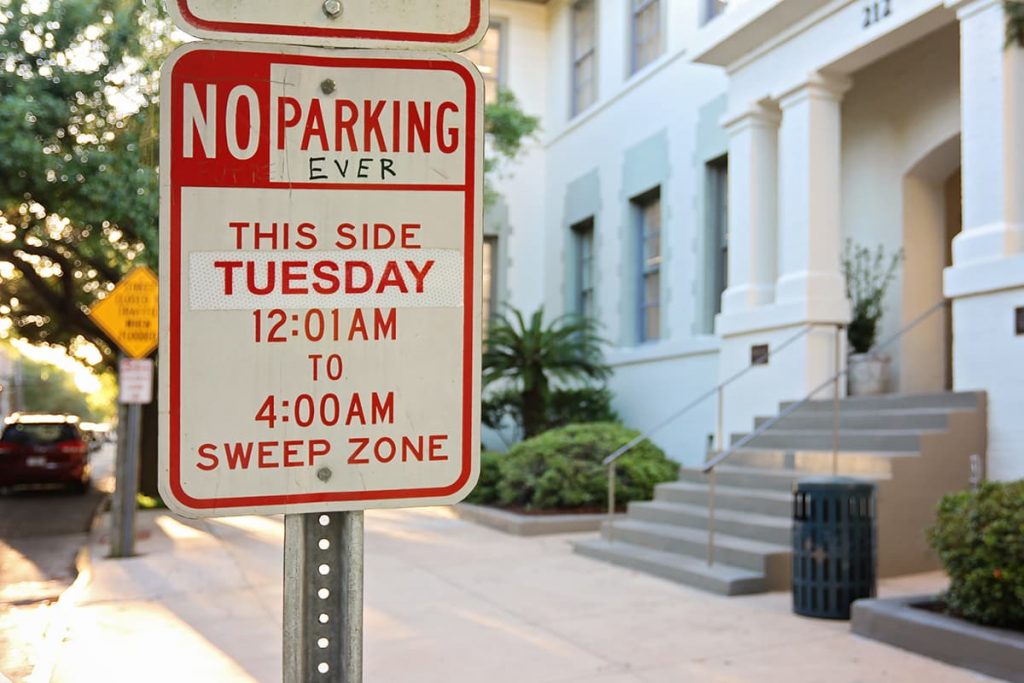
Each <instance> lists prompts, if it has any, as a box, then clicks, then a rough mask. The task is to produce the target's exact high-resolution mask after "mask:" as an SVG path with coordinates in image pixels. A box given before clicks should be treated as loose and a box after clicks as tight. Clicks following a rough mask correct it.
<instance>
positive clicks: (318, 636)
mask: <svg viewBox="0 0 1024 683" xmlns="http://www.w3.org/2000/svg"><path fill="white" fill-rule="evenodd" d="M283 680H284V683H311V682H316V683H320V682H322V683H362V680H363V513H362V512H361V511H355V512H331V513H323V514H315V513H311V514H297V515H285V518H284V676H283Z"/></svg>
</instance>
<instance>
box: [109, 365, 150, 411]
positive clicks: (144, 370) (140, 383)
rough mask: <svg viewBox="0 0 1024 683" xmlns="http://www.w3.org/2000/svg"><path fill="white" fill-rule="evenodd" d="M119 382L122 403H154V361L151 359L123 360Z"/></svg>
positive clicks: (119, 396)
mask: <svg viewBox="0 0 1024 683" xmlns="http://www.w3.org/2000/svg"><path fill="white" fill-rule="evenodd" d="M117 381H118V386H119V389H120V391H119V392H118V401H119V402H120V403H126V404H133V403H137V404H140V405H145V404H147V403H152V402H153V361H152V360H150V359H149V358H122V359H121V361H120V362H119V363H118V373H117Z"/></svg>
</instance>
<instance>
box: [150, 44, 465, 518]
mask: <svg viewBox="0 0 1024 683" xmlns="http://www.w3.org/2000/svg"><path fill="white" fill-rule="evenodd" d="M197 52H222V53H226V54H228V55H254V54H255V55H261V56H265V57H269V58H270V59H271V61H273V62H274V63H287V64H299V65H305V66H333V67H337V66H350V67H353V68H395V69H412V70H424V71H438V70H442V71H452V72H454V73H455V74H456V75H458V76H459V77H460V78H461V79H462V81H463V82H464V83H465V84H466V138H465V139H466V148H467V153H466V168H465V180H464V183H463V184H461V185H428V184H405V185H398V184H395V185H381V184H374V183H359V184H356V183H350V184H344V183H322V184H320V183H285V182H267V183H265V184H263V185H255V184H254V185H252V187H256V188H261V187H266V188H315V189H324V190H351V191H363V192H365V191H379V190H384V191H395V190H400V191H407V192H438V191H451V192H463V193H464V195H465V205H464V207H465V221H466V222H465V226H464V230H463V233H464V241H463V251H464V266H463V270H464V273H465V276H464V290H463V360H462V386H463V392H462V468H461V470H460V473H459V477H458V478H457V479H456V480H455V481H454V482H453V483H452V484H450V485H449V486H445V487H439V488H415V489H381V490H373V491H335V492H330V491H325V492H320V493H301V494H268V495H257V496H228V497H221V498H207V499H200V498H194V497H192V496H190V495H189V494H188V493H186V492H185V490H184V488H183V486H182V483H181V458H180V455H181V411H180V407H181V375H180V373H181V344H180V341H181V340H180V337H181V265H182V260H181V197H180V193H181V189H182V188H183V187H187V186H188V185H187V184H186V183H183V182H181V181H180V179H179V178H177V177H176V176H177V175H180V174H175V172H174V169H173V168H169V171H170V172H169V175H170V177H171V183H170V192H171V199H170V214H171V220H170V223H171V224H170V226H169V227H170V236H169V239H170V243H171V254H170V263H169V266H170V280H171V287H170V290H171V291H170V295H169V297H168V299H169V304H170V325H169V326H168V327H169V338H170V368H169V369H168V371H169V378H170V382H169V384H170V406H169V410H168V413H169V414H168V417H169V426H170V429H169V432H170V434H169V454H168V455H169V472H168V485H169V487H170V490H171V492H172V493H173V495H174V497H175V501H176V502H178V503H180V504H181V505H183V506H185V507H187V508H189V509H192V510H197V511H199V510H211V509H230V508H246V507H278V506H287V505H302V504H316V503H332V502H357V501H384V500H391V501H395V500H405V499H423V498H444V497H447V496H451V495H453V494H455V493H457V492H458V491H459V490H460V489H461V488H462V487H463V486H464V485H465V484H466V482H467V481H468V480H469V478H470V475H471V474H472V470H473V405H472V402H473V386H474V377H473V350H474V348H475V337H474V336H473V335H474V334H478V333H479V331H478V330H477V327H478V326H476V325H474V324H473V315H474V304H475V299H474V293H475V290H476V282H475V275H476V271H475V265H476V264H475V262H474V260H475V246H476V234H475V233H476V230H475V227H476V226H475V220H474V219H475V216H476V208H477V207H476V201H475V199H476V190H477V185H478V183H479V182H480V181H479V179H478V178H477V177H476V145H477V136H478V134H479V131H478V130H477V113H478V112H477V100H476V97H477V83H476V80H475V79H474V78H473V74H472V73H471V72H470V71H469V69H467V68H466V67H465V66H464V65H463V64H461V63H459V62H457V61H455V60H448V59H445V60H440V59H436V58H415V57H410V58H394V57H392V58H387V57H328V56H318V55H308V54H295V53H272V52H259V51H256V50H246V49H221V48H210V49H206V48H203V47H201V46H196V47H195V48H192V49H190V50H189V52H188V53H184V54H182V55H180V58H179V59H176V60H175V61H174V64H173V65H172V67H171V74H170V81H171V93H168V95H167V97H168V99H169V105H170V107H171V120H172V121H177V120H181V114H182V100H181V98H178V97H174V96H173V93H175V92H177V91H178V88H179V85H180V84H181V83H182V81H183V79H182V78H181V77H180V75H179V74H178V73H176V72H175V67H177V65H178V64H179V63H180V62H181V61H182V59H183V58H185V57H187V55H188V54H195V53H197ZM174 130H175V129H173V128H172V130H171V132H170V134H171V147H172V148H174V146H175V145H176V143H178V144H180V141H179V140H178V138H177V135H176V134H175V133H174Z"/></svg>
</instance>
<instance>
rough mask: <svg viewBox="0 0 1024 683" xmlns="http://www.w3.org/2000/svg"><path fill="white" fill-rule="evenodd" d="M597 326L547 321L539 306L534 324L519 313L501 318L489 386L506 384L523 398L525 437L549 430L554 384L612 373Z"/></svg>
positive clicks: (488, 355) (490, 354)
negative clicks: (550, 404)
mask: <svg viewBox="0 0 1024 683" xmlns="http://www.w3.org/2000/svg"><path fill="white" fill-rule="evenodd" d="M603 344H604V340H602V339H601V337H600V336H599V335H598V334H597V323H596V321H594V320H593V319H591V318H585V317H580V316H575V315H565V316H561V317H558V318H556V319H554V320H553V321H551V322H550V323H548V324H546V325H545V323H544V309H543V308H539V309H537V311H535V312H534V313H533V314H532V315H530V317H529V320H527V319H526V318H524V317H523V314H522V313H521V312H520V311H518V310H515V309H510V314H509V315H499V316H498V317H497V318H496V319H495V321H494V325H493V327H492V328H491V330H490V332H489V334H488V336H487V347H486V350H485V351H484V355H483V372H484V376H483V381H484V386H487V385H489V384H491V383H493V382H498V381H500V380H505V381H507V382H508V383H509V385H510V388H511V390H512V391H515V392H517V393H518V396H519V400H518V402H519V406H518V408H519V411H518V413H519V415H520V417H521V420H522V425H521V426H522V430H523V436H524V438H529V437H531V436H534V435H536V434H539V433H540V432H542V431H544V429H545V427H546V426H547V419H548V414H549V406H548V403H549V401H550V398H551V385H552V383H566V382H573V381H579V380H604V379H605V378H607V377H608V375H609V374H611V369H610V368H609V367H608V366H607V365H605V363H604V357H603V355H602V353H601V346H602V345H603Z"/></svg>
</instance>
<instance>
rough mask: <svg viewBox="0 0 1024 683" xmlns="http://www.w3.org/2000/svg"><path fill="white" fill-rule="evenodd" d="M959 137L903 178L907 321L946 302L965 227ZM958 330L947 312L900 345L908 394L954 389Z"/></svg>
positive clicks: (935, 316)
mask: <svg viewBox="0 0 1024 683" xmlns="http://www.w3.org/2000/svg"><path fill="white" fill-rule="evenodd" d="M961 213H962V212H961V186H960V136H959V135H956V136H954V137H952V138H950V139H948V140H946V141H945V142H943V143H942V144H940V145H938V146H937V147H935V148H934V149H932V150H931V151H930V152H928V153H927V154H925V155H924V156H923V157H922V158H921V159H920V160H919V161H918V162H917V163H915V164H914V165H913V166H912V167H911V169H910V170H909V171H908V172H907V173H906V175H904V177H903V255H904V261H903V268H902V273H903V287H902V306H901V309H902V322H901V325H906V324H908V323H910V322H911V321H912V320H914V319H915V318H917V317H918V316H919V315H921V314H922V313H923V312H925V311H926V310H928V309H929V308H931V307H932V306H933V305H934V304H935V303H936V302H938V301H939V300H940V299H941V298H942V274H943V270H944V269H945V268H947V267H949V266H950V265H952V262H953V256H952V242H953V238H954V237H955V236H956V235H957V233H959V232H960V229H961ZM952 355H953V328H952V319H951V314H950V311H949V310H948V309H946V310H942V311H938V312H936V313H935V314H933V315H931V316H930V317H929V318H927V319H926V320H924V321H922V322H921V324H919V325H917V326H916V327H915V328H914V329H913V330H912V331H910V332H908V333H907V334H906V335H905V336H904V337H903V339H902V341H901V343H900V360H901V362H900V370H899V374H900V377H899V387H900V391H901V392H903V393H922V392H933V391H947V390H949V389H950V388H952V383H953V373H952Z"/></svg>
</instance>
